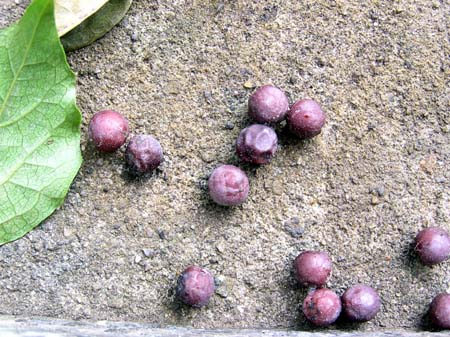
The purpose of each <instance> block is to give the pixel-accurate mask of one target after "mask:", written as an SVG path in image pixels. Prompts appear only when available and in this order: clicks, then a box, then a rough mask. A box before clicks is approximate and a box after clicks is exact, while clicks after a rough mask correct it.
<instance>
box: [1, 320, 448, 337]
mask: <svg viewBox="0 0 450 337" xmlns="http://www.w3.org/2000/svg"><path fill="white" fill-rule="evenodd" d="M430 335H432V336H433V337H444V336H446V337H449V336H450V332H435V333H431V332H418V331H408V330H389V331H377V332H358V331H336V330H322V331H317V332H305V331H292V330H267V329H261V330H255V329H248V330H247V329H243V330H238V329H193V328H187V327H166V328H161V327H155V326H154V325H150V324H145V323H130V322H109V321H98V322H87V321H68V320H59V319H52V318H36V317H32V318H31V317H12V316H0V336H1V337H194V336H195V337H426V336H430Z"/></svg>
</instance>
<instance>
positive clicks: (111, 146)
mask: <svg viewBox="0 0 450 337" xmlns="http://www.w3.org/2000/svg"><path fill="white" fill-rule="evenodd" d="M89 137H90V138H91V139H92V141H93V142H94V145H95V147H96V148H97V149H98V150H100V151H103V152H114V151H116V150H117V149H118V148H119V147H121V146H122V145H123V144H125V141H126V139H127V137H128V121H127V120H126V119H125V118H124V117H123V116H122V115H121V114H120V113H118V112H116V111H112V110H105V111H100V112H97V113H96V114H94V116H93V117H92V119H91V121H90V123H89Z"/></svg>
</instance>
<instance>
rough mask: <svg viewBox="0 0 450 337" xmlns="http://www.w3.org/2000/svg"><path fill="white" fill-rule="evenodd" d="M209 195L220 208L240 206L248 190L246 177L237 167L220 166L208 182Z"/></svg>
mask: <svg viewBox="0 0 450 337" xmlns="http://www.w3.org/2000/svg"><path fill="white" fill-rule="evenodd" d="M208 188H209V195H210V196H211V198H212V199H213V200H214V201H215V202H216V203H218V204H219V205H222V206H235V205H239V204H242V203H243V202H244V201H245V200H246V199H247V196H248V192H249V189H250V186H249V182H248V178H247V175H246V174H245V172H244V171H242V170H241V169H240V168H239V167H236V166H233V165H221V166H219V167H217V168H216V169H215V170H214V171H213V173H212V174H211V176H210V177H209V180H208Z"/></svg>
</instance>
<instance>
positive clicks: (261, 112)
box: [208, 85, 325, 206]
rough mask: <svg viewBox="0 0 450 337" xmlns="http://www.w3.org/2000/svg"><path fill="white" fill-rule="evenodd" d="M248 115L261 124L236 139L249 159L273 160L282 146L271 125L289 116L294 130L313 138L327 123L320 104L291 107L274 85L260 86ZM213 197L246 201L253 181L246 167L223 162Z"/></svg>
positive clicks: (212, 182)
mask: <svg viewBox="0 0 450 337" xmlns="http://www.w3.org/2000/svg"><path fill="white" fill-rule="evenodd" d="M248 115H249V117H250V118H251V119H252V120H254V121H255V122H256V123H258V124H252V125H250V126H249V127H246V128H245V129H243V130H242V131H241V133H240V134H239V137H238V139H237V141H236V154H237V156H238V157H239V159H240V160H241V161H243V162H246V163H251V164H258V165H263V164H267V163H269V162H270V161H271V160H272V158H273V156H274V155H275V152H276V151H277V148H278V137H277V134H276V133H275V131H274V129H273V128H272V127H270V126H269V125H273V124H275V123H279V122H281V121H283V120H285V119H286V122H287V126H288V128H289V130H290V131H291V133H292V134H294V135H295V136H297V137H299V138H301V139H309V138H312V137H314V136H317V135H318V134H319V133H320V132H321V129H322V127H323V125H324V124H325V114H324V112H323V111H322V109H321V107H320V105H319V104H318V103H317V102H315V101H313V100H311V99H303V100H300V101H298V102H296V103H295V104H294V105H292V106H291V107H290V108H289V101H288V98H287V96H286V94H285V93H284V92H283V91H281V90H280V89H278V88H277V87H274V86H272V85H265V86H262V87H259V88H258V89H256V91H255V92H254V93H253V94H252V95H251V96H250V98H249V100H248ZM208 188H209V194H210V196H211V198H212V199H213V200H214V201H215V202H216V203H217V204H219V205H222V206H236V205H239V204H242V203H243V202H244V201H245V200H246V199H247V197H248V193H249V189H250V187H249V181H248V178H247V175H246V174H245V172H244V171H242V170H241V169H240V168H238V167H236V166H234V165H221V166H219V167H217V168H216V169H215V170H214V171H213V173H212V174H211V176H210V178H209V181H208Z"/></svg>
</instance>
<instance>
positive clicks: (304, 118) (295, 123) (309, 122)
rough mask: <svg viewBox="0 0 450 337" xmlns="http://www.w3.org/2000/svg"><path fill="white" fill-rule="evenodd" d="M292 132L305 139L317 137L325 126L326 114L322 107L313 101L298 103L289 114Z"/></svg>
mask: <svg viewBox="0 0 450 337" xmlns="http://www.w3.org/2000/svg"><path fill="white" fill-rule="evenodd" d="M287 123H288V126H289V130H291V132H292V133H293V134H294V135H296V136H298V137H300V138H303V139H308V138H312V137H314V136H317V135H318V134H319V133H320V132H321V130H322V127H323V126H324V124H325V114H324V112H323V111H322V108H321V107H320V105H319V104H318V103H317V102H315V101H313V100H312V99H303V100H301V101H298V102H296V103H295V104H294V105H293V106H292V107H291V109H290V110H289V112H288V114H287Z"/></svg>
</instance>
